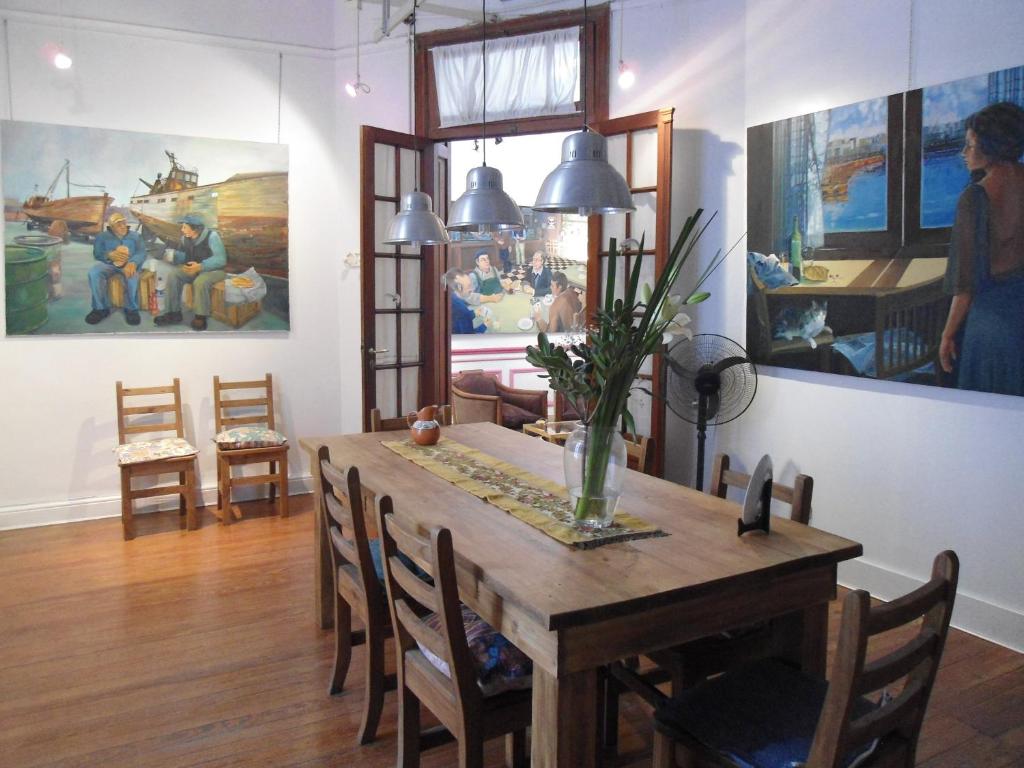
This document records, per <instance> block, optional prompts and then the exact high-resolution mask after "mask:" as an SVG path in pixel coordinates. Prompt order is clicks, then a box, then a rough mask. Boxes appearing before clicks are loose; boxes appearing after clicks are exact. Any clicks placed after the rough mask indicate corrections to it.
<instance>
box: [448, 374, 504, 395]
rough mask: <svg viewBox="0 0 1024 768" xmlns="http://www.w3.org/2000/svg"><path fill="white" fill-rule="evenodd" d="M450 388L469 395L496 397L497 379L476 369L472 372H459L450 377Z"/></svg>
mask: <svg viewBox="0 0 1024 768" xmlns="http://www.w3.org/2000/svg"><path fill="white" fill-rule="evenodd" d="M452 387H453V388H455V389H457V390H459V391H461V392H466V393H468V394H471V395H488V396H492V397H496V396H497V395H498V378H497V377H496V376H494V375H492V374H489V373H485V372H484V371H483V369H481V368H478V369H474V370H472V371H460V372H459V373H457V374H455V376H453V377H452Z"/></svg>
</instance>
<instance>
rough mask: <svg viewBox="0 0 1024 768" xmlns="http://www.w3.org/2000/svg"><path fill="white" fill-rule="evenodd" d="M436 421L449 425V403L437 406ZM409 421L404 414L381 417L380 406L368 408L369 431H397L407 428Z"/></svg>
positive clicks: (450, 413)
mask: <svg viewBox="0 0 1024 768" xmlns="http://www.w3.org/2000/svg"><path fill="white" fill-rule="evenodd" d="M436 418H437V423H438V424H440V425H441V426H442V427H447V426H451V423H452V407H451V406H450V405H439V406H437V417H436ZM408 428H409V422H408V421H406V417H405V416H396V417H395V418H393V419H383V418H381V415H380V408H372V409H371V410H370V431H371V432H397V431H398V430H400V429H408Z"/></svg>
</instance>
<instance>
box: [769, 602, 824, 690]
mask: <svg viewBox="0 0 1024 768" xmlns="http://www.w3.org/2000/svg"><path fill="white" fill-rule="evenodd" d="M772 625H773V631H774V634H775V637H774V638H773V647H774V649H775V653H777V654H778V655H780V656H782V657H783V658H786V659H788V660H789V661H791V662H793V663H794V664H797V665H799V667H800V668H801V669H802V670H803V671H804V672H806V673H807V674H809V675H813V676H814V677H818V678H821V679H822V680H824V679H825V662H826V659H827V657H828V603H819V604H817V605H812V606H808V607H807V608H804V609H803V610H802V611H794V612H793V613H789V614H786V615H785V616H779V617H777V618H775V619H772Z"/></svg>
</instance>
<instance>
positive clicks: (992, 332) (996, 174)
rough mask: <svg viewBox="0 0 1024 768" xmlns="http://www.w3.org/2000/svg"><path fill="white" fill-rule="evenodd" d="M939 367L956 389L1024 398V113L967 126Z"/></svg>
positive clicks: (1002, 107) (1017, 110) (1002, 112)
mask: <svg viewBox="0 0 1024 768" xmlns="http://www.w3.org/2000/svg"><path fill="white" fill-rule="evenodd" d="M966 126H967V139H966V142H965V143H964V149H963V156H964V162H965V163H966V164H967V170H968V171H970V172H971V174H972V178H976V177H978V176H980V180H976V181H974V182H973V183H971V184H970V185H969V186H968V187H967V188H966V189H965V190H964V191H963V192H962V193H961V195H960V199H959V201H958V202H957V208H956V220H955V221H954V223H953V233H952V237H951V239H950V253H949V264H948V266H947V269H946V283H945V285H946V290H947V292H948V293H951V294H952V295H953V301H952V303H951V305H950V308H949V317H948V318H947V320H946V327H945V328H944V329H943V331H942V342H941V344H940V346H939V360H940V362H941V364H942V368H943V370H945V371H946V372H947V373H950V372H952V370H953V363H954V361H956V362H957V363H958V368H959V370H958V373H957V387H959V388H961V389H974V390H979V391H983V392H1000V393H1003V394H1011V395H1024V165H1021V162H1020V157H1021V155H1022V154H1024V109H1021V107H1019V106H1017V105H1016V104H1013V103H1011V102H1006V101H1003V102H999V103H997V104H990V105H989V106H987V107H985V108H984V109H982V110H979V111H978V112H975V113H974V114H973V115H971V116H970V117H969V118H967V123H966Z"/></svg>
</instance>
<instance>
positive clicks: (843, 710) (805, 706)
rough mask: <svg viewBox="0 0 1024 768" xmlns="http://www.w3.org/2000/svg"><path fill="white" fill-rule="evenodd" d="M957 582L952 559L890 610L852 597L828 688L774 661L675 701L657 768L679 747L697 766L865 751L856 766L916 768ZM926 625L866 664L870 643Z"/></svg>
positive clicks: (834, 758) (835, 764) (827, 758)
mask: <svg viewBox="0 0 1024 768" xmlns="http://www.w3.org/2000/svg"><path fill="white" fill-rule="evenodd" d="M958 573H959V561H958V560H957V556H956V554H955V553H953V552H950V551H946V552H942V553H940V554H939V555H938V556H937V557H936V558H935V562H934V565H933V567H932V578H931V580H930V581H929V582H928V583H927V584H925V585H924V586H922V587H920V588H918V589H915V590H914V591H913V592H911V593H910V594H908V595H905V596H903V597H901V598H899V599H897V600H894V601H892V602H891V603H888V604H886V605H881V606H878V607H874V608H873V607H872V606H871V596H870V595H869V594H868V593H867V592H865V591H863V590H856V591H854V592H851V593H850V594H848V595H847V596H846V599H845V600H844V601H843V618H842V624H841V626H840V629H839V643H838V646H837V648H836V655H835V662H834V665H833V670H832V679H831V681H830V682H829V683H828V685H827V686H826V685H825V684H823V683H822V682H821V681H819V680H817V679H814V678H811V677H808V676H806V675H804V674H803V673H801V672H799V671H797V670H796V669H795V668H793V667H790V666H788V665H786V664H785V663H783V662H781V661H779V660H775V659H772V660H767V661H762V662H758V663H756V664H753V665H749V666H746V667H743V668H742V669H738V670H736V671H735V672H727V673H726V674H724V675H722V676H720V677H717V678H714V679H712V680H708V681H707V682H705V683H702V684H701V685H700V686H698V687H697V688H694V689H692V690H690V691H687V692H686V693H684V694H683V695H682V696H680V697H677V698H673V700H672V701H671V702H669V703H667V704H666V705H665V706H663V707H660V708H659V709H658V710H657V711H656V713H655V732H654V760H653V764H654V766H655V768H671V766H673V765H674V764H675V752H676V745H677V743H678V744H680V745H681V747H682V750H681V751H684V752H686V753H688V754H686V755H685V756H684V757H685V758H697V760H698V761H700V762H699V764H705V761H706V763H709V764H712V765H726V766H731V765H735V764H736V763H735V762H734V761H733V760H732V759H730V757H729V755H733V756H736V757H743V758H744V759H745V762H744V763H743V764H744V765H746V764H747V763H749V762H751V761H753V762H755V763H756V765H758V766H759V768H775V767H776V766H778V767H779V768H781V766H790V765H796V764H803V765H807V766H808V768H839V766H843V765H847V764H849V762H850V761H851V760H853V759H855V757H856V756H858V755H861V754H864V753H865V752H866V751H867V754H866V756H865V758H864V762H863V763H858V765H863V766H865V768H866V767H867V766H886V767H887V768H889V767H893V768H894V767H895V766H899V767H900V768H912V766H913V765H914V761H915V756H916V750H917V741H918V737H919V736H920V733H921V723H922V722H923V721H924V716H925V710H926V708H927V706H928V698H929V696H930V695H931V691H932V685H933V684H934V682H935V674H936V672H937V671H938V668H939V660H940V659H941V657H942V649H943V646H944V645H945V642H946V634H947V632H948V629H949V619H950V615H951V614H952V612H953V601H954V599H955V597H956V588H957V576H958ZM919 620H920V621H921V624H920V626H919V627H918V628H917V631H916V632H915V633H914V634H913V636H912V638H911V639H910V640H908V641H906V642H904V643H902V644H901V645H899V646H897V647H895V648H893V647H892V642H891V641H887V642H886V643H885V655H884V656H882V657H881V658H879V657H878V654H873V656H874V658H872V659H870V660H869V659H868V658H867V656H868V654H867V651H868V643H869V640H870V638H871V637H873V636H875V635H880V634H882V633H885V632H889V631H890V630H894V629H897V628H899V627H904V626H907V625H910V624H913V623H915V622H917V621H919ZM875 691H883V693H882V694H881V695H880V696H879V697H878V701H877V703H876V702H874V701H871V700H868V699H866V698H865V697H866V696H867V695H868V694H870V693H873V692H875ZM886 693H888V694H889V695H885V694H886ZM754 756H756V757H754ZM693 764H694V763H693V762H690V761H688V762H685V765H687V766H689V765H693Z"/></svg>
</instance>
